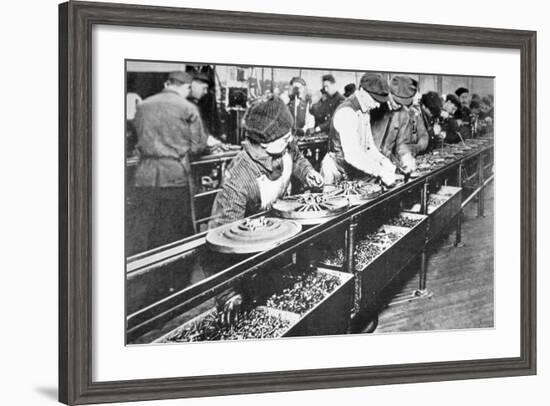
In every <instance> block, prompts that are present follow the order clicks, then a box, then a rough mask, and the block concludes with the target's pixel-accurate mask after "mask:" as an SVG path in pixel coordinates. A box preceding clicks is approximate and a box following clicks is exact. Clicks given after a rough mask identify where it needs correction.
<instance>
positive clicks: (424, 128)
mask: <svg viewBox="0 0 550 406" xmlns="http://www.w3.org/2000/svg"><path fill="white" fill-rule="evenodd" d="M415 124H416V140H417V145H418V144H420V146H421V147H423V146H424V145H426V147H425V148H423V149H421V148H418V149H417V150H416V153H417V154H419V153H420V152H423V151H426V150H430V149H432V148H434V147H435V146H436V139H435V134H434V124H435V119H434V118H433V117H429V116H428V114H426V112H425V111H424V109H423V108H422V107H420V113H419V114H418V115H416V119H415ZM413 132H414V129H413ZM413 138H414V137H413ZM411 151H412V152H413V154H414V148H411Z"/></svg>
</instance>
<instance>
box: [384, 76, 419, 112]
mask: <svg viewBox="0 0 550 406" xmlns="http://www.w3.org/2000/svg"><path fill="white" fill-rule="evenodd" d="M417 90H418V82H417V81H416V80H414V79H413V78H411V77H410V76H394V77H393V78H392V80H391V83H390V91H391V94H392V97H393V100H395V101H396V102H397V103H399V104H401V105H402V106H410V105H411V104H412V102H413V99H414V95H415V94H416V92H417Z"/></svg>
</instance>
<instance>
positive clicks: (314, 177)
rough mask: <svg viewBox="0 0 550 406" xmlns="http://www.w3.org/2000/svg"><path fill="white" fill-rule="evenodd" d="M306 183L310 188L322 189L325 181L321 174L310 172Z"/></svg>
mask: <svg viewBox="0 0 550 406" xmlns="http://www.w3.org/2000/svg"><path fill="white" fill-rule="evenodd" d="M306 183H307V186H308V187H310V188H321V187H323V185H324V184H325V181H324V179H323V177H322V176H321V174H319V172H317V171H310V172H309V173H308V174H307V176H306Z"/></svg>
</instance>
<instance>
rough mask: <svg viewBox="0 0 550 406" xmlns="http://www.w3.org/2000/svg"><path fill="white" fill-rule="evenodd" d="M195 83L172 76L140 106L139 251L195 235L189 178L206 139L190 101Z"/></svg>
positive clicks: (136, 245)
mask: <svg viewBox="0 0 550 406" xmlns="http://www.w3.org/2000/svg"><path fill="white" fill-rule="evenodd" d="M192 81H193V79H192V77H191V75H189V74H188V73H186V72H181V71H176V72H171V73H170V74H169V75H168V79H167V81H166V82H165V83H164V89H163V90H162V91H161V92H160V93H157V94H155V95H153V96H151V97H148V98H147V99H145V100H144V101H143V102H142V103H140V104H139V105H138V107H137V111H136V116H135V118H134V124H135V128H136V133H137V145H136V149H137V151H138V154H139V164H138V167H137V169H136V175H135V186H136V200H137V212H138V215H137V217H138V218H137V220H136V221H137V223H138V224H136V232H135V233H134V235H132V238H134V239H135V241H134V244H133V245H134V247H133V248H134V249H133V250H134V251H135V252H140V251H145V250H149V249H151V248H154V247H158V246H161V245H164V244H167V243H170V242H174V241H177V240H179V239H182V238H185V237H187V236H189V235H191V234H193V224H192V221H191V210H190V196H189V174H190V171H191V160H192V159H193V158H194V157H196V156H199V155H200V154H201V153H202V152H203V150H204V149H205V148H206V141H207V135H206V133H205V131H204V128H203V123H202V120H201V117H200V114H199V111H198V109H197V106H195V105H194V104H193V103H191V102H190V101H188V100H187V97H188V96H189V93H190V91H191V83H192Z"/></svg>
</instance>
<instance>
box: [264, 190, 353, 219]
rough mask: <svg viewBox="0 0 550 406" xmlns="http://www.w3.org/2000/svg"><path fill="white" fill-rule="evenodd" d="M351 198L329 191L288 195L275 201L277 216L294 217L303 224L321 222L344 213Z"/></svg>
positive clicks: (274, 211) (274, 207)
mask: <svg viewBox="0 0 550 406" xmlns="http://www.w3.org/2000/svg"><path fill="white" fill-rule="evenodd" d="M348 207H349V199H347V198H345V197H337V196H336V197H335V196H330V195H329V194H327V193H304V194H301V195H294V196H288V197H286V198H284V199H280V200H277V201H276V202H275V203H273V207H272V209H273V213H274V214H275V215H276V216H279V217H282V218H286V219H292V220H295V221H298V222H300V223H301V224H319V223H322V222H324V221H326V220H328V219H330V218H331V217H334V216H337V215H339V214H341V213H344V212H345V211H346V210H347V209H348Z"/></svg>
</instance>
